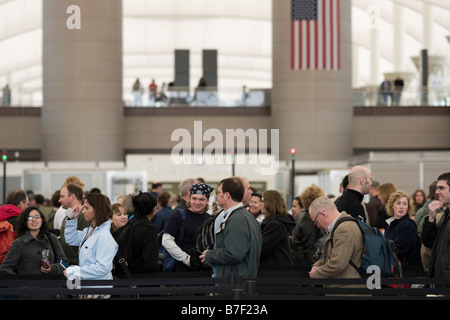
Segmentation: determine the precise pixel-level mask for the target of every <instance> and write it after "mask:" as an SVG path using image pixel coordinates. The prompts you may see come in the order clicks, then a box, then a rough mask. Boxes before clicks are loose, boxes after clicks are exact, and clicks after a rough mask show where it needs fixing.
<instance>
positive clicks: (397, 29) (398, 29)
mask: <svg viewBox="0 0 450 320" xmlns="http://www.w3.org/2000/svg"><path fill="white" fill-rule="evenodd" d="M393 5H394V42H393V46H394V57H393V60H394V70H399V71H403V70H404V59H403V56H404V47H405V44H404V39H405V24H404V22H403V20H404V19H403V6H402V5H400V4H398V3H395V2H394V4H393Z"/></svg>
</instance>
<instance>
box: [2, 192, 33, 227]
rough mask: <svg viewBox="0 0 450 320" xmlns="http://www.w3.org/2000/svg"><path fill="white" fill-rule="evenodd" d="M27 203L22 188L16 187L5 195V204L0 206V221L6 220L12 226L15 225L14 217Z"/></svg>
mask: <svg viewBox="0 0 450 320" xmlns="http://www.w3.org/2000/svg"><path fill="white" fill-rule="evenodd" d="M29 205H30V202H29V201H28V195H27V193H26V192H25V191H24V190H21V189H16V190H12V191H10V192H9V193H8V196H7V197H6V204H5V205H3V206H0V221H6V220H7V221H8V222H9V223H11V224H12V225H13V227H16V218H17V217H18V216H19V215H20V214H21V213H22V211H23V210H25V209H26V208H28V206H29Z"/></svg>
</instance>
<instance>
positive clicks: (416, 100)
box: [353, 87, 450, 107]
mask: <svg viewBox="0 0 450 320" xmlns="http://www.w3.org/2000/svg"><path fill="white" fill-rule="evenodd" d="M353 105H354V106H366V107H376V106H408V107H414V106H430V107H443V106H450V87H441V88H436V89H430V88H427V87H408V88H407V89H404V90H402V91H394V90H391V91H387V92H383V91H381V90H380V89H379V88H378V87H365V88H361V89H353Z"/></svg>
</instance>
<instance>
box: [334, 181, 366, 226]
mask: <svg viewBox="0 0 450 320" xmlns="http://www.w3.org/2000/svg"><path fill="white" fill-rule="evenodd" d="M363 198H364V195H363V194H362V193H361V192H358V191H356V190H353V189H347V190H345V191H344V193H343V194H342V196H340V197H339V198H337V199H336V201H335V202H334V204H335V205H336V207H337V209H338V210H339V212H342V211H345V212H347V213H348V214H349V215H351V216H352V217H353V218H356V219H358V218H359V217H361V218H362V220H363V221H364V222H365V221H366V213H365V210H364V206H363V204H362V200H363Z"/></svg>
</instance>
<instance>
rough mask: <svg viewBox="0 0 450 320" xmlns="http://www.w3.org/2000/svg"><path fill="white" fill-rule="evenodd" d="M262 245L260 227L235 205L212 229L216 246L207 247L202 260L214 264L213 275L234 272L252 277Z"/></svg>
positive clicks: (254, 273)
mask: <svg viewBox="0 0 450 320" xmlns="http://www.w3.org/2000/svg"><path fill="white" fill-rule="evenodd" d="M261 247H262V237H261V227H260V226H259V223H258V222H257V221H256V219H255V218H254V217H253V215H252V214H251V213H249V212H248V211H247V210H245V209H244V207H238V208H236V209H234V210H233V211H232V212H230V213H229V217H227V219H226V220H225V221H224V222H223V223H222V225H221V227H220V228H219V230H218V231H217V233H216V249H214V250H208V252H207V254H206V256H205V262H206V263H208V264H211V265H216V266H217V278H223V277H227V276H228V274H229V273H235V274H237V276H238V277H241V278H246V279H251V278H256V275H257V274H258V269H259V263H260V256H261Z"/></svg>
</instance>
